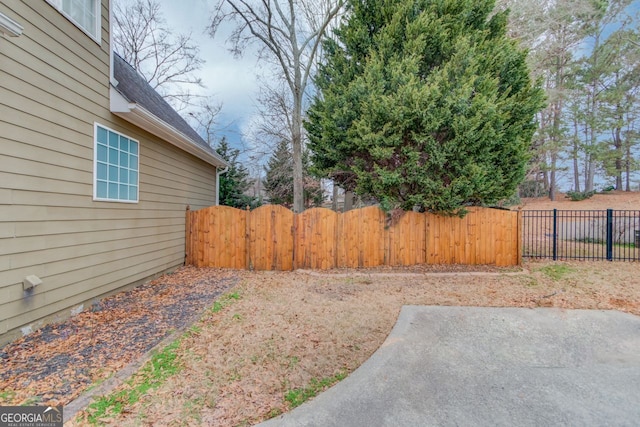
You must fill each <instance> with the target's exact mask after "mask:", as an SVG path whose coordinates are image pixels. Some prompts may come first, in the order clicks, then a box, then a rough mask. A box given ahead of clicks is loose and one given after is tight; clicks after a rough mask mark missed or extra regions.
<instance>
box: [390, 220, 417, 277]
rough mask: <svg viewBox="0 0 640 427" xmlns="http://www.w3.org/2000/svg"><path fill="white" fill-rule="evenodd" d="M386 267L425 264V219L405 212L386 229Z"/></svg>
mask: <svg viewBox="0 0 640 427" xmlns="http://www.w3.org/2000/svg"><path fill="white" fill-rule="evenodd" d="M387 241H388V251H387V252H388V257H387V258H386V259H388V261H387V264H388V265H398V266H401V265H416V264H423V263H425V262H426V217H425V215H424V214H421V213H418V212H405V213H404V214H403V215H402V217H401V218H400V219H399V220H398V222H397V223H395V224H392V225H391V226H390V227H389V229H388V240H387Z"/></svg>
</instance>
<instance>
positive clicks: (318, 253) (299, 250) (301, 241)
mask: <svg viewBox="0 0 640 427" xmlns="http://www.w3.org/2000/svg"><path fill="white" fill-rule="evenodd" d="M295 221H296V237H297V239H296V247H295V259H296V267H297V268H310V269H322V270H326V269H330V268H335V266H336V251H337V244H336V231H337V228H338V214H337V213H336V212H334V211H332V210H330V209H325V208H314V209H309V210H307V211H305V212H303V213H301V214H298V215H296V218H295Z"/></svg>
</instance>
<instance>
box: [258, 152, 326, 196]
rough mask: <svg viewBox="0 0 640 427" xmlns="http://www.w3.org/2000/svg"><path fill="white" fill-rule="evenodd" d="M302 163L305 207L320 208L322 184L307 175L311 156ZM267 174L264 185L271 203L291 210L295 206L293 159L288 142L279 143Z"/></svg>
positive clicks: (306, 157)
mask: <svg viewBox="0 0 640 427" xmlns="http://www.w3.org/2000/svg"><path fill="white" fill-rule="evenodd" d="M302 163H303V189H304V192H303V194H304V206H305V208H309V207H312V206H320V205H321V204H322V201H323V195H322V189H321V187H320V182H319V181H318V180H316V179H313V178H312V177H311V176H309V174H308V173H307V170H308V165H309V156H308V155H306V153H305V155H304V156H303V159H302ZM265 172H266V178H265V181H264V183H263V184H264V189H265V191H266V193H267V196H268V197H269V201H270V203H272V204H274V205H283V206H286V207H288V208H291V207H292V206H293V159H292V157H291V149H290V147H289V143H288V142H287V141H285V140H281V141H280V142H279V143H278V145H277V147H276V149H275V151H274V152H273V155H272V156H271V158H270V159H269V161H268V162H267V165H266V166H265Z"/></svg>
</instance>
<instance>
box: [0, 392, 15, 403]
mask: <svg viewBox="0 0 640 427" xmlns="http://www.w3.org/2000/svg"><path fill="white" fill-rule="evenodd" d="M15 395H16V392H15V391H13V390H5V391H0V401H8V400H11V399H13V397H14V396H15Z"/></svg>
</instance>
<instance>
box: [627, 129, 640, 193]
mask: <svg viewBox="0 0 640 427" xmlns="http://www.w3.org/2000/svg"><path fill="white" fill-rule="evenodd" d="M625 145H626V151H627V152H626V159H625V174H626V177H625V179H626V181H627V182H626V188H625V191H631V143H630V142H629V141H628V140H627V144H625ZM639 190H640V188H639Z"/></svg>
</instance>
